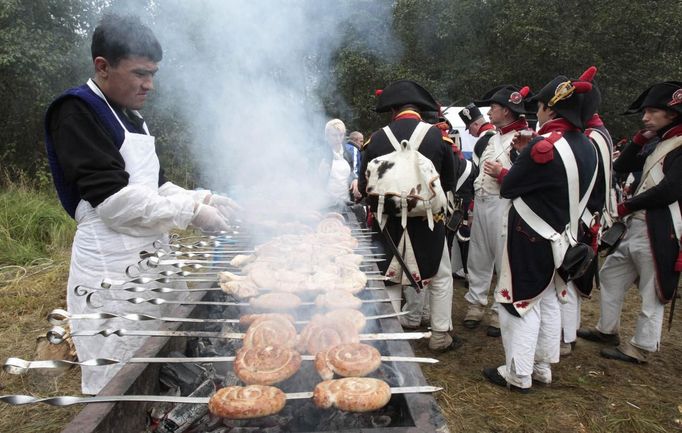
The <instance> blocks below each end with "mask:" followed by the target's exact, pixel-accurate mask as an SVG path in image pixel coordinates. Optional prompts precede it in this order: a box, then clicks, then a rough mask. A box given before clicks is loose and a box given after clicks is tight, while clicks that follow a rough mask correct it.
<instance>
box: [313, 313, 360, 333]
mask: <svg viewBox="0 0 682 433" xmlns="http://www.w3.org/2000/svg"><path fill="white" fill-rule="evenodd" d="M324 316H325V317H328V318H330V319H332V320H344V321H346V322H349V323H352V324H353V326H354V327H355V329H357V330H358V332H360V331H362V330H363V329H365V325H366V324H367V319H365V315H364V314H362V312H360V311H358V310H352V309H350V308H340V309H338V310H331V311H328V312H326V313H325V314H324Z"/></svg>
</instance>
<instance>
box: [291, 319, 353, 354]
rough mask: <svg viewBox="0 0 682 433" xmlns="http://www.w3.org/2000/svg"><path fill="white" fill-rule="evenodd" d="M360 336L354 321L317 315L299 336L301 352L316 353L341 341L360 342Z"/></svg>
mask: <svg viewBox="0 0 682 433" xmlns="http://www.w3.org/2000/svg"><path fill="white" fill-rule="evenodd" d="M359 341H360V336H359V334H358V331H357V330H356V329H355V327H354V326H353V324H352V323H350V322H348V321H347V320H344V319H342V318H340V319H339V318H337V319H330V318H328V317H324V316H320V315H316V316H313V318H312V319H311V320H310V322H309V323H308V324H307V325H306V326H305V328H303V330H302V331H301V334H300V335H299V336H298V344H297V346H298V348H299V351H301V352H307V353H309V354H311V355H316V354H317V353H318V352H320V351H322V350H325V349H328V348H330V347H333V346H336V345H338V344H341V343H358V342H359Z"/></svg>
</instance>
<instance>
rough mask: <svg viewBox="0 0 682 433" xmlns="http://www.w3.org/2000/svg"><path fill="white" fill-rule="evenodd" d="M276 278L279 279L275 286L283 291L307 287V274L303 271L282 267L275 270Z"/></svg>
mask: <svg viewBox="0 0 682 433" xmlns="http://www.w3.org/2000/svg"><path fill="white" fill-rule="evenodd" d="M275 279H276V280H277V284H276V285H275V286H274V288H275V289H277V290H280V291H282V292H290V293H293V292H301V291H303V290H305V288H306V287H305V282H306V279H307V275H306V274H303V273H301V272H295V271H288V270H286V269H281V270H278V271H277V272H275Z"/></svg>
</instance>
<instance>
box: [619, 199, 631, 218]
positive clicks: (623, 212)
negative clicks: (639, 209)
mask: <svg viewBox="0 0 682 433" xmlns="http://www.w3.org/2000/svg"><path fill="white" fill-rule="evenodd" d="M617 211H618V216H619V217H624V216H625V215H628V214H629V213H630V212H632V211H631V210H630V209H628V206H627V205H626V204H625V203H624V202H621V203H618V207H617Z"/></svg>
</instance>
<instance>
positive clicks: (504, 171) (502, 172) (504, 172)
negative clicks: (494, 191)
mask: <svg viewBox="0 0 682 433" xmlns="http://www.w3.org/2000/svg"><path fill="white" fill-rule="evenodd" d="M507 173H509V169H508V168H503V169H502V170H500V174H498V175H497V183H499V184H502V181H503V180H504V177H505V176H506V175H507Z"/></svg>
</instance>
